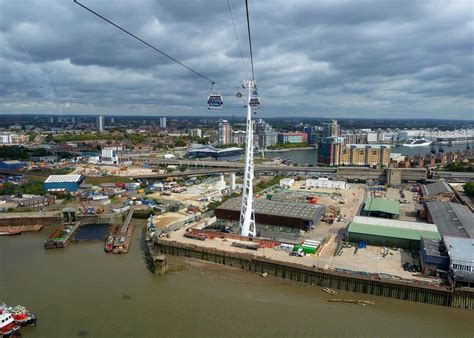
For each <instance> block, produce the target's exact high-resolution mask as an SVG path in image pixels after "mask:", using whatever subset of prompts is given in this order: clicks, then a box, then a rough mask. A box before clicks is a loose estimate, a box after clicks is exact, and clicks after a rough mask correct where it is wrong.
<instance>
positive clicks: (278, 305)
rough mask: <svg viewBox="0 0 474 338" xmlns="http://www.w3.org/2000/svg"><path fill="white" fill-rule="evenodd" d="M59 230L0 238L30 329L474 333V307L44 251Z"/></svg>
mask: <svg viewBox="0 0 474 338" xmlns="http://www.w3.org/2000/svg"><path fill="white" fill-rule="evenodd" d="M50 230H51V228H45V229H43V230H42V232H40V233H35V234H22V235H20V236H13V237H0V302H1V301H4V302H5V303H7V304H11V305H13V304H23V305H25V306H27V307H28V308H30V309H31V310H32V311H33V312H34V313H35V314H36V315H37V316H38V318H39V320H38V325H37V326H36V327H26V328H24V329H23V330H22V333H23V334H22V337H27V338H28V337H48V338H50V337H193V338H194V337H300V338H301V337H474V311H467V310H459V309H452V308H446V307H440V306H433V305H426V304H419V303H412V302H407V301H398V300H395V299H389V298H383V297H374V296H368V295H362V294H354V293H345V292H338V295H337V297H341V298H352V299H366V300H374V301H375V306H361V305H352V304H339V303H338V304H335V303H328V302H327V301H326V299H327V298H328V297H331V296H329V295H328V294H326V293H324V292H322V291H321V289H320V288H319V287H317V286H310V285H305V284H302V283H296V282H291V281H287V280H283V279H279V278H274V277H267V278H263V277H261V276H259V275H257V274H254V273H251V272H245V271H241V270H236V269H232V268H227V267H222V266H218V265H213V264H210V263H204V262H199V261H195V260H184V259H181V258H175V257H169V259H170V262H171V268H172V269H171V270H172V271H171V272H169V273H168V274H167V275H165V276H163V277H160V276H155V275H153V274H152V273H150V272H149V271H148V270H147V268H146V263H145V259H144V256H143V252H142V250H141V245H140V244H141V236H142V232H141V231H140V229H138V231H135V234H134V238H133V242H132V246H131V251H130V252H129V253H128V254H125V255H112V254H106V253H105V252H104V251H103V244H102V243H97V242H96V243H91V242H89V243H81V244H70V245H69V246H68V247H67V248H65V249H57V250H44V249H43V247H42V243H43V241H44V239H45V238H46V237H47V235H48V233H49V232H50Z"/></svg>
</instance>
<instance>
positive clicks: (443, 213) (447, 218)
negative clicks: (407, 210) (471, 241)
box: [425, 201, 474, 238]
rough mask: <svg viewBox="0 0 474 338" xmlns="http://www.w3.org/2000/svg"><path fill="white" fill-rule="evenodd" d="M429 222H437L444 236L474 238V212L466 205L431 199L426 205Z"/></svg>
mask: <svg viewBox="0 0 474 338" xmlns="http://www.w3.org/2000/svg"><path fill="white" fill-rule="evenodd" d="M425 209H426V210H425V212H426V218H427V220H428V222H431V223H435V224H436V225H437V226H438V230H439V232H440V234H441V235H443V236H450V237H461V238H474V214H473V213H472V212H471V211H470V210H469V209H468V208H467V207H466V206H464V205H462V204H458V203H453V202H443V201H430V202H427V203H426V207H425Z"/></svg>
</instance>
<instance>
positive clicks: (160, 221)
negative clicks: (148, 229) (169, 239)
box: [153, 212, 186, 238]
mask: <svg viewBox="0 0 474 338" xmlns="http://www.w3.org/2000/svg"><path fill="white" fill-rule="evenodd" d="M185 218H186V216H185V215H183V214H180V213H176V212H167V213H165V214H162V215H158V216H154V217H153V224H154V225H155V227H156V228H157V229H161V228H165V227H166V226H168V225H170V224H172V223H174V222H177V221H181V220H183V219H185ZM183 238H184V237H183Z"/></svg>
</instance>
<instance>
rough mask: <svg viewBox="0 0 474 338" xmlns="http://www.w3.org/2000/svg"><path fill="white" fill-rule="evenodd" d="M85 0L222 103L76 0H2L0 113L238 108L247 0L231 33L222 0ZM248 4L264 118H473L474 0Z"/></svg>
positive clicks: (263, 0)
mask: <svg viewBox="0 0 474 338" xmlns="http://www.w3.org/2000/svg"><path fill="white" fill-rule="evenodd" d="M80 1H81V2H82V3H83V4H84V5H86V6H88V7H90V8H91V9H93V10H95V11H97V12H99V13H101V14H102V15H103V16H105V17H107V18H109V19H110V20H112V21H114V22H116V23H117V24H119V25H121V26H122V27H124V28H126V29H128V30H129V31H131V32H132V33H134V34H136V35H138V36H140V37H141V38H143V39H144V40H146V41H148V42H149V43H151V44H152V45H154V46H156V47H157V48H159V49H161V50H163V51H164V52H166V53H168V54H169V55H171V56H173V57H175V58H176V59H178V60H180V61H182V62H183V63H185V64H186V65H188V66H189V67H191V68H193V69H195V70H197V71H198V72H200V73H202V74H204V75H205V76H206V77H208V78H210V79H212V80H213V81H215V82H218V83H223V84H226V85H229V86H231V88H229V87H220V86H215V87H214V89H213V90H214V91H215V92H218V93H220V94H222V95H223V98H224V109H223V110H222V111H208V110H207V106H206V101H207V97H208V95H209V93H210V92H211V86H210V83H209V82H207V81H206V80H204V79H202V78H200V77H198V76H196V75H195V74H193V73H191V72H189V71H188V70H186V69H184V68H182V67H181V66H179V65H177V64H175V63H173V62H171V61H170V60H168V59H166V58H164V57H163V56H161V55H160V54H158V53H156V52H154V51H153V50H151V49H149V48H148V47H146V46H144V45H142V44H140V43H139V42H137V41H136V40H133V39H132V38H130V37H129V36H127V35H125V34H124V33H122V32H121V31H119V30H117V29H116V28H114V27H113V26H111V25H109V24H107V23H106V22H104V21H102V20H100V19H99V18H97V17H95V16H93V15H92V14H90V13H89V12H87V11H86V10H84V9H83V8H81V7H80V6H78V5H77V4H75V3H74V2H73V1H72V0H19V1H11V0H0V114H7V113H15V114H18V113H50V114H113V115H134V114H136V115H168V116H173V115H175V116H178V115H187V116H189V115H192V116H204V115H207V116H210V115H213V114H215V115H239V114H242V116H244V114H245V113H244V109H243V108H242V106H243V102H242V100H239V99H237V98H236V96H235V93H236V92H237V90H238V89H237V88H238V87H239V86H241V83H242V79H244V78H249V76H250V69H251V68H250V61H249V48H248V38H247V30H246V28H247V27H246V20H245V6H244V1H243V0H229V3H230V6H231V8H232V14H233V17H234V19H235V28H236V32H237V37H238V40H237V39H236V35H235V33H234V27H233V25H232V21H231V17H230V15H229V11H228V5H227V0H192V1H189V0H133V1H132V0H127V1H125V0H111V1H106V0H100V1H99V0H80ZM249 6H250V21H251V31H252V44H253V49H254V66H255V79H256V82H257V86H258V90H259V95H260V99H261V102H262V107H261V109H260V112H259V115H260V116H261V117H270V116H271V117H277V116H281V117H285V116H294V117H346V118H374V119H378V118H427V119H430V118H433V119H466V120H474V1H470V0H436V1H431V0H420V1H415V0H406V1H405V0H374V1H370V0H369V1H365V0H361V1H355V0H354V1H337V0H329V1H316V0H314V1H309V0H306V1H297V0H291V1H288V0H258V1H257V0H249ZM239 45H240V47H241V49H239ZM240 50H242V54H241V52H240ZM241 55H243V58H242V56H241ZM234 88H235V89H234Z"/></svg>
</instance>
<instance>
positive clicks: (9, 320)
mask: <svg viewBox="0 0 474 338" xmlns="http://www.w3.org/2000/svg"><path fill="white" fill-rule="evenodd" d="M19 331H20V324H18V323H16V322H15V320H14V319H13V316H12V314H11V313H10V311H8V309H7V307H6V306H5V304H3V305H0V336H1V337H10V336H12V335H14V334H15V333H17V332H19Z"/></svg>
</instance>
